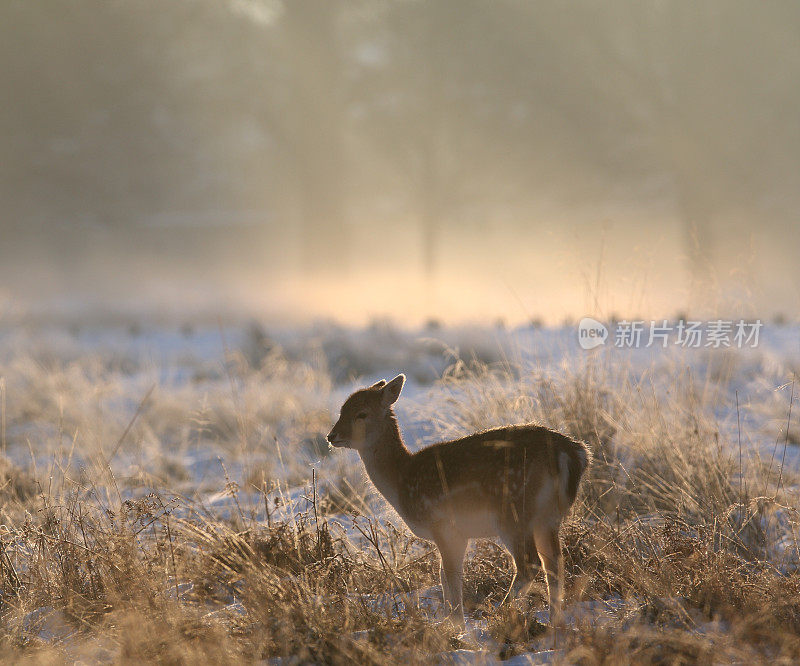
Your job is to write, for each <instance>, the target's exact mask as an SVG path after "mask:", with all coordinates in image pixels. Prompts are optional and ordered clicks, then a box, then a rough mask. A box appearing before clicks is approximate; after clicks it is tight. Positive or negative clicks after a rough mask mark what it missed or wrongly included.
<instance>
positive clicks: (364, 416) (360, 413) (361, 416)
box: [356, 412, 367, 419]
mask: <svg viewBox="0 0 800 666" xmlns="http://www.w3.org/2000/svg"><path fill="white" fill-rule="evenodd" d="M356 418H357V419H365V418H367V413H366V412H359V413H358V414H356Z"/></svg>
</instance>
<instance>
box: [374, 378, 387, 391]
mask: <svg viewBox="0 0 800 666" xmlns="http://www.w3.org/2000/svg"><path fill="white" fill-rule="evenodd" d="M384 386H386V380H385V379H381V380H380V381H377V382H375V383H374V384H373V385H372V386H370V388H371V389H379V388H383V387H384Z"/></svg>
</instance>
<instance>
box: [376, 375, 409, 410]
mask: <svg viewBox="0 0 800 666" xmlns="http://www.w3.org/2000/svg"><path fill="white" fill-rule="evenodd" d="M405 381H406V376H405V375H403V374H400V375H397V377H395V378H394V379H393V380H392V381H390V382H389V383H388V384H387V385H386V386H384V387H383V390H382V396H381V404H382V405H383V406H384V408H386V407H391V406H392V405H393V404H394V403H395V402H397V399H398V398H399V397H400V391H402V390H403V384H404V383H405Z"/></svg>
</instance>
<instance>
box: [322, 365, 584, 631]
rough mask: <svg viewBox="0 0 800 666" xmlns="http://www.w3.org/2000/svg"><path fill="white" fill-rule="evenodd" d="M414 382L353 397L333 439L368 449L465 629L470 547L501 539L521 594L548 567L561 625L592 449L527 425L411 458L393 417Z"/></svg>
mask: <svg viewBox="0 0 800 666" xmlns="http://www.w3.org/2000/svg"><path fill="white" fill-rule="evenodd" d="M404 382H405V376H404V375H402V374H401V375H398V376H397V377H395V378H394V379H393V380H392V381H390V382H389V383H386V381H384V380H381V381H379V382H378V383H376V384H373V385H372V386H370V387H369V388H365V389H362V390H360V391H356V392H355V393H353V395H351V396H350V397H349V398H348V399H347V400H346V401H345V403H344V405H343V406H342V409H341V414H340V416H339V420H338V421H337V422H336V425H335V426H334V427H333V429H332V430H331V431H330V433H329V434H328V437H327V439H328V441H329V442H330V444H331V445H333V446H336V447H344V448H350V449H355V450H356V451H358V453H359V455H360V456H361V460H362V461H363V462H364V467H365V468H366V470H367V474H368V475H369V478H370V480H371V481H372V483H373V484H374V485H375V487H376V488H377V489H378V490H379V491H380V493H381V494H382V495H383V496H384V497H385V498H386V500H387V501H388V502H389V503H390V504H391V505H392V507H394V509H395V510H396V511H397V513H398V514H399V515H400V517H401V518H402V519H403V520H404V521H405V523H406V525H408V527H409V528H410V529H411V531H412V532H414V534H416V535H417V536H418V537H420V538H422V539H428V540H430V541H433V542H434V543H435V544H436V546H437V548H438V549H439V554H440V555H441V564H440V570H439V573H440V576H441V581H442V592H443V596H444V601H445V605H446V606H448V607H449V610H450V615H449V618H450V620H452V621H454V622H457V623H459V624H460V625H461V626H463V624H464V608H463V601H462V572H463V565H464V554H465V552H466V549H467V543H468V540H469V539H470V538H478V537H494V536H499V537H500V539H501V540H502V541H503V543H504V544H505V545H506V547H507V548H508V549H509V550H510V551H511V554H512V555H513V557H514V563H515V565H516V569H517V571H516V575H515V580H514V585H513V586H512V587H513V589H514V591H515V592H516V593H518V594H523V595H524V594H526V593H527V591H528V589H529V588H530V584H531V582H532V579H533V577H534V575H535V572H536V569H537V568H538V564H537V563H536V560H537V556H538V559H539V560H541V564H542V568H543V569H544V571H545V581H546V583H547V594H548V599H549V603H550V620H551V622H552V623H553V624H557V623H560V621H561V618H560V612H561V608H560V606H561V594H562V590H561V569H562V568H563V564H562V558H561V542H560V540H559V527H560V525H561V521H562V520H563V519H564V517H565V516H566V514H567V512H568V511H569V509H570V507H571V506H572V503H573V502H574V501H575V496H576V495H577V492H578V485H579V483H580V480H581V476H582V475H583V473H584V472H585V471H586V469H587V468H588V466H589V464H590V463H591V452H590V451H589V449H588V448H587V447H586V445H584V444H582V443H581V442H576V441H573V440H572V439H569V438H568V437H565V436H564V435H561V434H559V433H557V432H554V431H552V430H549V429H547V428H544V427H542V426H536V425H517V426H508V427H505V428H496V429H494V430H487V431H485V432H479V433H476V434H474V435H469V436H468V437H463V438H461V439H456V440H453V441H449V442H441V443H439V444H434V445H433V446H429V447H426V448H424V449H422V450H420V451H417V452H416V453H411V452H410V451H409V450H408V449H407V448H406V446H405V444H404V443H403V438H402V436H401V434H400V427H399V425H398V423H397V418H396V417H395V415H394V412H393V410H392V405H394V403H395V402H396V401H397V399H398V397H400V391H401V390H402V388H403V383H404Z"/></svg>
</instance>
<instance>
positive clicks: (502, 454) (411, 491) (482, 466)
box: [400, 425, 588, 536]
mask: <svg viewBox="0 0 800 666" xmlns="http://www.w3.org/2000/svg"><path fill="white" fill-rule="evenodd" d="M587 463H588V452H587V449H586V447H585V446H584V445H583V444H581V443H580V442H576V441H574V440H572V439H570V438H569V437H566V436H565V435H562V434H561V433H558V432H555V431H553V430H550V429H548V428H545V427H542V426H536V425H521V426H508V427H504V428H496V429H493V430H487V431H484V432H479V433H476V434H474V435H470V436H468V437H463V438H460V439H456V440H452V441H448V442H441V443H439V444H434V445H432V446H429V447H427V448H424V449H422V450H420V451H418V452H416V453H415V454H413V455H412V456H411V458H410V459H409V461H408V464H407V466H406V469H405V470H404V475H403V476H404V479H403V483H402V484H401V488H400V503H401V506H402V508H403V512H404V513H405V514H406V516H407V517H408V518H409V519H410V520H411V522H414V521H426V520H428V521H430V520H432V519H433V518H432V517H433V516H437V515H440V514H441V515H442V516H444V517H445V519H447V520H451V521H455V522H458V517H459V516H462V515H463V516H470V515H471V516H477V515H484V514H487V512H488V513H489V514H491V516H492V518H491V520H492V521H497V522H498V523H502V522H503V521H504V520H507V519H513V520H516V521H518V520H519V519H520V518H521V517H522V516H524V515H526V514H530V513H531V512H532V511H534V510H536V507H535V506H534V505H535V502H536V497H537V495H538V494H539V493H540V492H541V491H542V489H546V488H551V489H553V491H554V492H557V484H558V483H559V479H573V480H574V483H573V485H574V488H566V489H565V490H564V492H565V496H567V497H568V504H571V503H572V501H573V500H574V496H575V492H577V484H578V482H579V481H580V476H581V474H582V473H583V471H584V469H585V468H586V465H587ZM565 464H567V465H568V466H571V468H570V470H568V471H569V472H570V474H569V475H561V474H560V471H561V469H562V468H563V466H564V465H565ZM547 484H550V485H549V486H548V485H547ZM568 485H569V483H568ZM568 508H569V506H567V507H565V509H568ZM487 515H488V514H487ZM448 516H449V518H448ZM490 522H491V521H490ZM481 531H485V532H486V531H488V532H492V531H493V530H492V529H489V528H487V529H484V530H481ZM475 536H478V535H477V534H476V535H475Z"/></svg>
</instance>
